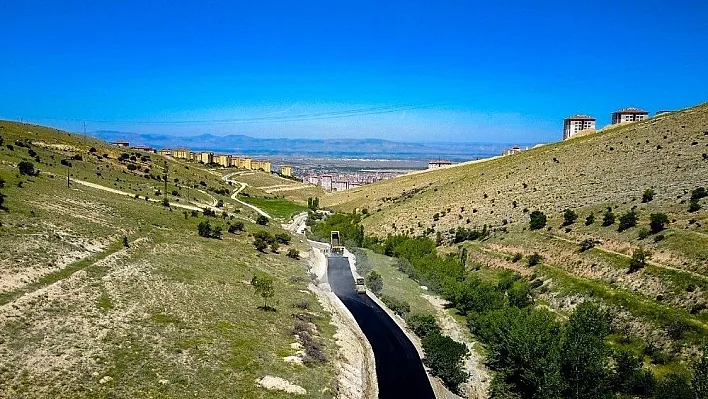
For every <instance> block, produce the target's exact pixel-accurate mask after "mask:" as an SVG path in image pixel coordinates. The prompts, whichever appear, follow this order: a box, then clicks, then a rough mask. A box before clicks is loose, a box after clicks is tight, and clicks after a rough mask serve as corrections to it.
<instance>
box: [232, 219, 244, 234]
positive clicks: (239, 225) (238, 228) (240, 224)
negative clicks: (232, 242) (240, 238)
mask: <svg viewBox="0 0 708 399" xmlns="http://www.w3.org/2000/svg"><path fill="white" fill-rule="evenodd" d="M228 231H229V233H236V232H238V231H243V222H241V221H236V222H233V223H232V224H231V225H230V226H229V229H228Z"/></svg>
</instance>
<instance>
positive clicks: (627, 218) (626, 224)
mask: <svg viewBox="0 0 708 399" xmlns="http://www.w3.org/2000/svg"><path fill="white" fill-rule="evenodd" d="M638 220H639V215H637V212H636V211H635V210H634V209H632V210H631V211H628V212H626V213H624V214H623V215H622V216H620V218H619V226H617V231H625V230H627V229H629V228H632V227H634V226H636V225H637V221H638Z"/></svg>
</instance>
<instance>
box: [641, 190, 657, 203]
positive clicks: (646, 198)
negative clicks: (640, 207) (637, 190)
mask: <svg viewBox="0 0 708 399" xmlns="http://www.w3.org/2000/svg"><path fill="white" fill-rule="evenodd" d="M654 195H655V193H654V190H652V189H651V188H648V189H646V190H644V193H643V194H642V203H644V204H645V203H647V202H651V201H652V200H653V199H654Z"/></svg>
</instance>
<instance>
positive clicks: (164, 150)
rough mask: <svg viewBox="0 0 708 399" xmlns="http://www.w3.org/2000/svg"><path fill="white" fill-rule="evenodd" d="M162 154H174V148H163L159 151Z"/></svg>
mask: <svg viewBox="0 0 708 399" xmlns="http://www.w3.org/2000/svg"><path fill="white" fill-rule="evenodd" d="M157 153H158V154H160V155H172V150H168V149H167V148H163V149H161V150H160V151H158V152H157Z"/></svg>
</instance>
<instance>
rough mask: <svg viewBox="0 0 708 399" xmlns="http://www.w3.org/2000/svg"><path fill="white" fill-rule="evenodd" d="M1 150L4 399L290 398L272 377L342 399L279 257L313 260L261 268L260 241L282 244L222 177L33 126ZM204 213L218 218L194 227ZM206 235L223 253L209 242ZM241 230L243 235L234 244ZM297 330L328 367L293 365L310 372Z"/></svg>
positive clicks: (309, 313) (320, 316)
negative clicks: (260, 234)
mask: <svg viewBox="0 0 708 399" xmlns="http://www.w3.org/2000/svg"><path fill="white" fill-rule="evenodd" d="M0 137H2V141H3V143H2V145H0V179H2V180H1V181H2V184H1V186H2V187H0V193H2V195H3V196H4V197H3V198H4V201H3V203H2V207H3V210H0V237H1V239H0V387H2V389H0V391H2V394H0V396H6V395H7V396H8V397H156V396H158V397H214V398H223V397H235V396H238V397H245V398H279V397H285V396H287V394H286V393H284V392H279V391H269V390H266V389H264V388H262V387H260V386H258V385H257V384H256V382H255V381H256V379H259V378H262V377H264V376H266V375H271V376H277V377H282V378H284V379H286V380H288V381H290V382H291V383H292V384H296V385H299V386H301V387H303V388H304V389H306V391H307V395H305V397H313V398H327V397H332V396H333V394H332V391H333V389H334V366H333V364H332V361H333V360H334V358H335V350H336V346H335V343H334V340H333V338H332V335H333V333H334V331H333V327H332V326H331V325H330V324H329V322H330V317H329V315H328V314H327V313H325V312H324V311H323V310H322V308H321V307H320V305H319V303H318V302H317V300H316V299H315V298H314V296H312V295H311V294H310V293H309V291H307V288H306V287H307V282H308V281H309V279H308V277H307V274H306V267H305V265H304V264H302V262H301V261H297V260H293V259H290V258H288V257H286V255H285V253H286V252H287V251H288V249H289V248H290V247H294V248H298V249H300V250H302V251H304V250H306V249H307V247H306V245H305V244H303V243H301V242H299V241H298V242H295V241H293V242H291V243H290V244H289V245H282V244H281V247H280V250H279V251H278V252H277V253H275V252H272V251H271V250H266V252H265V253H261V252H257V251H256V250H255V248H254V246H253V245H252V242H253V237H251V234H252V233H254V232H256V231H259V230H263V229H265V230H267V231H269V232H270V233H271V234H274V233H279V232H282V231H281V230H280V229H279V228H277V227H275V226H268V227H262V226H256V225H255V224H253V223H252V222H251V220H253V219H255V216H256V215H255V213H254V212H252V211H251V210H250V209H248V208H246V207H242V206H240V204H238V203H235V202H233V201H232V200H230V198H229V195H230V192H231V191H232V189H233V187H230V186H229V185H228V184H226V183H224V182H223V181H222V180H221V176H220V174H214V173H212V172H210V171H207V170H203V169H201V168H200V167H198V166H197V165H194V164H184V163H178V162H175V161H173V160H166V159H165V158H163V157H160V156H158V155H155V154H144V153H137V152H134V151H124V150H121V149H118V148H116V147H112V146H109V145H107V144H106V143H103V142H100V141H98V140H94V139H90V138H86V137H82V136H78V135H73V134H68V133H65V132H60V131H57V130H55V129H50V128H44V127H40V126H33V125H27V124H19V123H11V122H0ZM123 152H126V153H127V154H128V155H127V158H125V156H124V159H123V160H121V159H120V158H121V154H122V153H123ZM132 156H135V158H134V159H131V157H132ZM143 157H145V158H143ZM62 160H68V161H65V164H67V163H70V164H71V167H70V168H69V167H68V166H67V165H65V164H62V163H61V161H62ZM23 161H24V162H31V163H32V164H33V166H34V168H35V169H38V170H39V171H40V173H38V174H31V175H26V174H21V173H20V172H19V168H18V166H19V164H20V163H21V162H23ZM165 162H167V169H168V172H167V173H168V176H169V181H168V188H167V192H168V195H167V196H166V198H167V200H168V202H169V203H171V205H170V206H166V204H162V203H161V200H162V199H163V192H164V182H163V181H160V180H156V178H157V176H161V175H162V174H164V167H165ZM129 165H134V166H129ZM67 170H68V173H69V174H70V175H71V178H72V182H71V185H70V187H67V181H66V174H67ZM78 180H81V181H85V182H89V183H93V184H95V185H100V186H102V187H107V188H109V189H114V190H120V191H123V192H126V193H128V194H130V195H119V194H116V193H114V192H109V191H106V190H105V189H98V188H95V187H96V186H94V187H91V186H87V185H85V184H80V183H78ZM188 187H189V189H188ZM158 191H160V193H158ZM173 191H174V193H173ZM136 195H137V196H138V197H137V198H136ZM145 197H148V198H149V199H150V200H146V198H145ZM188 197H189V199H188ZM151 200H159V201H151ZM219 201H222V202H223V206H217V205H219V204H218V203H219ZM179 206H185V207H187V208H179ZM210 206H213V209H215V210H216V211H217V215H216V216H215V217H207V216H204V215H203V214H202V213H201V212H196V211H195V212H194V213H193V212H192V211H191V208H194V209H199V208H203V207H210ZM201 222H209V223H210V225H211V226H219V227H222V229H223V236H222V238H221V239H214V238H204V237H200V236H199V235H198V234H197V225H198V224H199V223H201ZM236 222H243V223H244V225H245V231H244V232H236V233H228V232H227V228H228V226H229V225H230V224H235V223H236ZM274 224H275V223H274ZM124 238H125V242H124ZM296 241H297V240H296ZM124 243H127V246H125V245H124ZM256 274H258V275H263V274H265V275H268V276H271V277H272V279H273V283H274V289H275V295H274V297H273V298H271V300H270V301H269V305H271V306H273V307H275V309H276V311H265V310H262V309H259V308H258V307H259V306H261V305H263V300H262V298H261V297H259V296H257V295H255V293H254V288H253V287H252V286H251V284H250V280H251V278H252V277H253V276H254V275H256ZM296 304H297V305H298V306H296ZM294 316H295V317H294ZM300 320H304V324H302V322H300ZM298 323H300V324H298ZM303 326H306V327H304V328H308V329H311V332H312V335H313V336H314V337H315V338H314V339H315V340H316V341H317V342H319V343H320V344H321V347H320V348H321V350H322V352H323V354H324V355H325V356H326V358H327V359H328V360H327V361H324V362H321V361H313V362H311V363H308V362H307V361H306V362H305V363H306V364H305V365H300V364H296V363H292V361H293V360H295V361H297V360H296V358H299V359H301V360H302V359H303V358H304V359H305V360H307V359H310V357H308V355H303V352H300V349H299V344H296V343H297V341H298V338H297V337H295V336H294V335H293V330H294V329H295V328H296V327H297V328H299V329H300V331H302V328H303ZM264 337H267V339H264ZM307 349H311V348H307ZM285 358H288V359H289V360H290V362H288V361H286V359H285Z"/></svg>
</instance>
